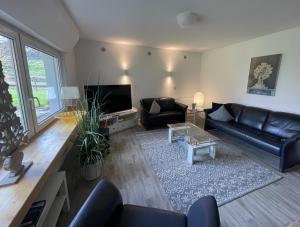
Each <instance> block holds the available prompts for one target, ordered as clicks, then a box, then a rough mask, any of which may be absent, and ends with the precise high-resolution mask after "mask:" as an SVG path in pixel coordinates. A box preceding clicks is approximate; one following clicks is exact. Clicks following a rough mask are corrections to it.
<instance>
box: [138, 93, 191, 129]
mask: <svg viewBox="0 0 300 227" xmlns="http://www.w3.org/2000/svg"><path fill="white" fill-rule="evenodd" d="M154 100H156V101H157V103H158V104H159V105H160V108H161V109H160V113H158V114H150V113H149V111H150V108H151V105H152V102H153V101H154ZM140 104H141V123H142V125H143V126H144V128H146V129H150V128H156V127H163V126H166V125H167V124H173V123H179V122H185V117H186V110H187V108H188V106H186V105H184V104H181V103H178V102H175V100H174V99H173V98H146V99H141V100H140Z"/></svg>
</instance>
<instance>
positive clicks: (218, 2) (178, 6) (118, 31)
mask: <svg viewBox="0 0 300 227" xmlns="http://www.w3.org/2000/svg"><path fill="white" fill-rule="evenodd" d="M63 1H64V3H65V5H66V7H67V8H68V10H69V12H70V13H71V15H72V17H73V18H74V20H75V22H76V23H77V25H78V27H79V30H80V37H81V38H83V39H91V40H98V41H105V42H112V43H124V44H133V45H144V46H151V47H159V48H174V49H184V50H194V51H201V50H206V49H212V48H217V47H223V46H226V45H229V44H232V43H236V42H240V41H244V40H248V39H251V38H255V37H259V36H262V35H265V34H270V33H274V32H277V31H281V30H285V29H288V28H292V27H297V26H300V13H299V11H300V0H63ZM187 10H189V11H193V12H196V13H198V14H200V15H201V17H202V21H201V23H199V24H198V25H196V26H194V27H191V28H185V29H181V28H180V27H179V26H178V25H177V22H176V15H177V13H179V12H182V11H187Z"/></svg>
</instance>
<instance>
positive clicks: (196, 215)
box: [70, 180, 220, 227]
mask: <svg viewBox="0 0 300 227" xmlns="http://www.w3.org/2000/svg"><path fill="white" fill-rule="evenodd" d="M70 226H71V227H86V226H88V227H94V226H95V227H219V226H220V219H219V212H218V207H217V204H216V200H215V199H214V197H212V196H206V197H203V198H200V199H199V200H198V201H196V202H195V203H194V204H193V205H192V206H191V208H190V210H189V212H188V214H187V215H184V214H180V213H176V212H172V211H167V210H160V209H155V208H148V207H141V206H135V205H123V202H122V197H121V194H120V192H119V191H118V189H117V188H116V187H115V186H114V185H113V184H112V183H110V182H109V181H107V180H101V181H100V182H99V183H98V184H97V186H96V187H95V189H94V190H93V191H92V193H91V194H90V196H89V197H88V199H87V200H86V202H85V203H84V205H83V206H82V207H81V209H80V210H79V212H78V213H77V215H76V216H75V218H74V219H73V221H72V222H71V224H70Z"/></svg>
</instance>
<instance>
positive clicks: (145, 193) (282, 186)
mask: <svg viewBox="0 0 300 227" xmlns="http://www.w3.org/2000/svg"><path fill="white" fill-rule="evenodd" d="M141 130H143V129H141V128H140V127H137V128H134V129H129V130H127V131H123V132H120V133H118V134H115V135H113V136H112V137H111V144H112V151H111V154H109V156H108V157H107V158H106V160H105V165H104V169H103V175H104V176H105V177H107V178H108V179H109V180H111V181H112V182H113V183H114V184H115V185H117V187H118V188H119V189H120V191H121V194H122V196H123V200H124V203H131V204H136V205H142V206H150V207H157V208H162V209H168V210H172V208H171V206H170V204H169V202H168V200H167V198H166V196H165V194H164V191H163V189H162V188H161V186H160V183H159V180H158V178H157V177H156V175H155V174H154V172H153V170H152V168H151V167H150V166H149V164H148V163H147V162H146V161H145V159H144V157H143V155H142V153H141V152H140V147H139V144H138V143H137V142H136V139H135V133H136V132H137V131H141ZM212 133H214V134H215V135H217V136H219V137H220V138H221V139H222V140H223V141H226V143H227V145H228V146H232V147H233V148H239V149H242V150H243V151H244V152H245V154H247V155H248V156H249V157H251V158H253V159H255V160H257V161H259V162H261V163H262V164H263V165H267V166H268V167H270V168H273V167H275V168H276V167H277V165H278V159H277V158H275V157H274V156H272V155H269V154H268V153H266V152H262V151H261V150H259V149H257V148H255V147H253V146H251V145H248V144H246V143H244V142H242V141H240V140H238V139H235V138H232V137H230V136H227V135H225V134H222V133H219V132H212ZM66 170H67V176H68V175H69V176H70V175H74V173H75V172H76V170H74V168H73V169H71V170H70V169H69V170H68V168H67V167H66ZM70 171H71V173H69V172H70ZM78 174H79V173H78ZM282 175H283V177H284V178H283V179H282V180H280V181H278V182H275V183H273V184H271V185H269V186H266V187H264V188H262V189H259V190H256V191H254V192H252V193H250V194H247V195H246V196H243V197H241V198H239V199H237V200H234V201H232V202H230V203H227V204H225V205H223V206H221V207H220V208H219V211H220V216H221V223H222V226H223V227H227V226H238V227H247V226H251V227H254V226H270V227H271V226H272V227H276V226H287V225H288V223H290V222H292V221H295V220H300V168H295V169H294V170H293V171H292V172H289V173H286V174H282ZM96 183H97V180H96V181H94V182H85V181H84V180H81V179H80V180H79V181H78V183H77V184H76V186H74V187H72V188H69V191H70V197H71V207H72V209H71V211H70V212H69V213H68V214H62V215H61V217H60V220H59V223H58V226H67V224H68V223H69V222H70V220H72V217H73V216H74V215H75V214H76V212H77V210H78V209H79V208H80V206H81V205H82V203H83V202H84V200H85V199H86V197H87V196H88V194H89V193H90V191H91V190H92V189H93V187H94V186H95V184H96Z"/></svg>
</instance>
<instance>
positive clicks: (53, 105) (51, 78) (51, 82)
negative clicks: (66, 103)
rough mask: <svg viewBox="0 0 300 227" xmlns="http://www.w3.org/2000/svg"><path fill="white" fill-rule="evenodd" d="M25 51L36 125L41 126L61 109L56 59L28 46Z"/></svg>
mask: <svg viewBox="0 0 300 227" xmlns="http://www.w3.org/2000/svg"><path fill="white" fill-rule="evenodd" d="M25 51H26V57H27V66H28V71H29V77H30V84H31V89H32V101H33V104H34V111H35V115H36V118H37V123H38V124H41V123H42V122H43V121H45V120H46V119H47V118H49V116H51V115H53V114H54V113H56V112H57V111H59V110H60V108H61V105H60V100H59V91H58V87H59V84H58V74H59V67H58V59H57V58H55V57H53V56H51V55H48V54H46V53H43V52H42V51H39V50H36V49H34V48H31V47H29V46H25Z"/></svg>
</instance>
